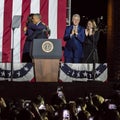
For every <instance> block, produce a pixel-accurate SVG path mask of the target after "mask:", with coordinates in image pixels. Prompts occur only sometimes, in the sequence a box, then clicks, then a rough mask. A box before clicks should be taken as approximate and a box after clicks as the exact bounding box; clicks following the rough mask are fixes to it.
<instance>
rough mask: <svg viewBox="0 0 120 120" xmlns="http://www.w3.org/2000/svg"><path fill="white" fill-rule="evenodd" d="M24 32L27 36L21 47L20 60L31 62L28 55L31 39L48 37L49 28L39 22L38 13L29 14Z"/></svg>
mask: <svg viewBox="0 0 120 120" xmlns="http://www.w3.org/2000/svg"><path fill="white" fill-rule="evenodd" d="M24 32H25V35H26V36H27V38H26V40H25V44H24V48H23V56H22V62H32V59H31V57H30V49H31V47H32V46H31V45H32V41H33V40H34V39H35V38H48V35H49V34H50V30H49V28H48V27H47V26H46V25H45V24H44V23H43V22H41V16H40V14H30V15H29V16H28V20H27V22H26V27H25V28H24Z"/></svg>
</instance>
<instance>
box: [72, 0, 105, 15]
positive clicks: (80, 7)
mask: <svg viewBox="0 0 120 120" xmlns="http://www.w3.org/2000/svg"><path fill="white" fill-rule="evenodd" d="M71 1H72V14H74V13H79V14H80V15H90V16H99V15H106V14H107V0H71Z"/></svg>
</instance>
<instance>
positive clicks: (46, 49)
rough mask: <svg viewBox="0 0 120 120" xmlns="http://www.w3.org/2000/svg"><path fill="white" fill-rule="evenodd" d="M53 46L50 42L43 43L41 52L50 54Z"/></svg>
mask: <svg viewBox="0 0 120 120" xmlns="http://www.w3.org/2000/svg"><path fill="white" fill-rule="evenodd" d="M53 48H54V45H53V43H52V42H51V41H45V42H43V44H42V50H43V51H44V52H46V53H50V52H52V51H53Z"/></svg>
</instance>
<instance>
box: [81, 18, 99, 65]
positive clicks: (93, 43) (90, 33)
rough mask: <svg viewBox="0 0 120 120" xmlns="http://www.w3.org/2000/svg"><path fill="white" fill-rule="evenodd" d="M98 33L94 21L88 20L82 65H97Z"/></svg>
mask: <svg viewBox="0 0 120 120" xmlns="http://www.w3.org/2000/svg"><path fill="white" fill-rule="evenodd" d="M98 40H99V31H98V29H97V25H96V22H95V20H89V21H88V22H87V26H86V29H85V41H84V44H83V50H84V58H83V62H84V63H93V62H95V63H98V53H97V43H98Z"/></svg>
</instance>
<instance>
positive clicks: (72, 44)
mask: <svg viewBox="0 0 120 120" xmlns="http://www.w3.org/2000/svg"><path fill="white" fill-rule="evenodd" d="M72 29H73V25H71V26H68V27H66V30H65V34H64V40H65V41H66V46H65V51H64V56H65V57H66V58H74V57H76V58H81V57H82V53H83V50H82V44H83V42H84V39H85V30H84V28H82V27H81V26H78V35H72V36H70V34H71V31H72ZM74 53H78V54H74Z"/></svg>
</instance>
